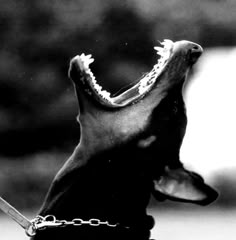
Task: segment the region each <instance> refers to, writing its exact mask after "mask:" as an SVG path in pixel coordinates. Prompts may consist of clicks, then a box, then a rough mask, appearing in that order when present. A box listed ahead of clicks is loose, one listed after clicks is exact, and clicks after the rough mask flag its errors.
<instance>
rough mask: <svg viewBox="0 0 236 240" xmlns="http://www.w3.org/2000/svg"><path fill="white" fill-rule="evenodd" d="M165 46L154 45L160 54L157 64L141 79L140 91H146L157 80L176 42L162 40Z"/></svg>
mask: <svg viewBox="0 0 236 240" xmlns="http://www.w3.org/2000/svg"><path fill="white" fill-rule="evenodd" d="M161 45H163V47H154V49H155V50H156V51H157V54H158V55H160V58H159V59H158V62H157V64H155V65H154V67H153V69H152V71H151V72H149V73H148V74H147V75H146V76H145V77H144V78H143V79H142V80H141V81H140V86H139V93H140V94H142V93H144V92H146V91H147V90H148V89H149V88H150V87H151V86H152V84H153V83H154V82H155V80H156V78H157V76H158V75H159V74H160V73H161V71H162V69H163V67H164V65H165V63H166V61H167V60H168V59H169V57H170V54H171V50H172V48H173V45H174V43H173V42H172V41H171V40H168V39H165V40H164V41H163V42H161Z"/></svg>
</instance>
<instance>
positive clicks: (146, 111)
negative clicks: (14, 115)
mask: <svg viewBox="0 0 236 240" xmlns="http://www.w3.org/2000/svg"><path fill="white" fill-rule="evenodd" d="M181 44H182V45H181ZM194 47H195V45H194V44H193V43H189V42H184V43H180V49H181V54H179V55H180V56H179V55H178V56H179V58H178V62H173V63H172V64H180V61H182V62H183V64H184V66H185V65H186V67H185V68H186V69H185V71H184V74H183V75H182V76H181V78H179V77H178V78H176V79H175V78H173V75H174V74H173V72H171V73H168V72H167V73H164V74H163V76H162V77H161V80H160V84H157V86H155V87H154V88H153V89H152V90H151V91H150V92H149V93H148V94H146V96H144V97H143V98H142V99H141V100H139V101H138V102H135V103H133V104H130V105H128V106H125V107H123V108H117V109H106V107H104V106H101V105H100V104H99V103H98V102H96V101H95V100H94V99H93V98H91V96H89V95H88V94H87V93H86V92H85V91H84V90H83V85H81V84H80V82H79V78H80V77H81V75H82V73H81V72H80V69H79V68H78V66H77V65H76V62H75V61H74V60H72V61H71V65H70V71H69V75H70V78H71V79H72V80H73V82H74V84H75V88H76V91H77V96H78V99H79V106H80V113H79V117H78V120H79V123H80V126H81V139H80V143H79V145H78V147H77V148H76V149H75V151H74V153H73V154H72V156H71V157H70V158H69V160H68V161H67V162H66V164H65V165H64V167H63V168H62V169H61V170H60V171H59V173H58V174H57V176H56V177H55V179H54V181H53V183H52V186H51V188H50V190H49V193H48V195H47V197H46V200H45V202H44V205H43V207H42V209H41V210H40V215H42V216H45V215H48V214H53V215H55V216H56V218H57V219H60V220H72V219H74V218H82V219H84V220H88V219H91V218H98V219H101V220H103V221H105V220H108V221H109V222H111V223H119V226H118V227H115V228H110V227H107V226H100V227H91V226H80V227H75V226H70V227H65V228H55V229H47V230H42V231H39V232H38V233H37V235H36V236H35V237H34V238H33V239H34V240H47V239H50V240H51V239H57V240H58V239H70V240H71V239H80V240H96V239H97V240H98V239H99V240H100V239H101V240H116V239H117V240H131V239H135V240H148V239H149V237H150V229H151V228H152V227H153V226H154V221H153V218H152V217H151V216H148V215H147V213H146V207H147V205H148V202H149V199H150V196H151V194H153V195H154V196H155V197H156V198H157V200H162V199H166V198H168V199H171V200H177V201H185V202H193V203H198V204H202V205H204V204H208V203H210V202H212V201H213V200H214V199H215V198H216V196H217V194H216V192H215V191H214V190H213V189H211V188H210V187H209V186H207V185H206V184H205V183H204V181H203V179H202V178H201V177H200V176H199V175H197V174H195V173H192V172H189V171H187V170H186V169H184V167H183V165H182V163H181V162H180V161H179V150H180V147H181V143H182V139H183V137H184V134H185V128H186V124H187V118H186V114H185V105H184V101H183V97H182V87H183V84H184V80H185V76H186V72H187V69H188V68H189V67H191V65H192V64H193V59H194V58H196V54H195V55H194V54H193V53H194V51H193V49H194ZM195 50H196V47H195ZM179 51H180V50H179ZM191 51H192V52H191ZM195 53H196V51H195ZM199 55H200V54H199ZM195 60H196V59H195ZM195 60H194V61H195ZM181 64H182V63H181ZM171 70H173V69H171V66H170V67H169V68H168V70H167V71H171ZM177 75H178V74H177ZM161 179H162V180H164V184H160V180H161ZM183 182H186V184H184V185H183V184H182V183H183ZM170 184H174V186H175V188H176V189H177V190H178V189H180V191H179V192H180V193H179V194H177V195H176V194H174V193H172V192H170V191H169V188H168V186H169V185H170ZM183 188H184V189H185V188H186V191H192V192H193V197H192V196H191V197H190V198H189V196H187V197H185V193H184V192H183V191H182V190H183ZM127 227H128V228H127Z"/></svg>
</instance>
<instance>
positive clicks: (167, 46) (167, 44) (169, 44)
mask: <svg viewBox="0 0 236 240" xmlns="http://www.w3.org/2000/svg"><path fill="white" fill-rule="evenodd" d="M173 44H174V43H173V42H172V41H171V40H169V39H164V41H163V42H162V43H161V45H163V46H164V48H165V49H167V50H170V49H171V48H172V46H173Z"/></svg>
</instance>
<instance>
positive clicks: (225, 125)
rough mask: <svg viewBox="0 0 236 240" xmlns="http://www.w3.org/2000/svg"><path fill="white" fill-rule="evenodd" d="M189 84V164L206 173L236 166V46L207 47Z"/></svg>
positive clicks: (183, 154) (183, 153)
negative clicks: (208, 48)
mask: <svg viewBox="0 0 236 240" xmlns="http://www.w3.org/2000/svg"><path fill="white" fill-rule="evenodd" d="M196 68H197V69H198V70H199V72H198V73H197V74H196V75H195V77H193V79H192V81H191V83H190V84H189V86H188V87H187V92H186V99H185V101H186V105H187V116H188V126H187V132H186V135H185V138H184V142H183V145H182V149H181V159H182V162H184V163H185V165H186V166H190V167H191V168H192V169H194V170H196V171H197V172H199V173H201V174H203V175H209V174H211V173H213V172H215V171H220V170H221V169H223V168H232V167H234V168H235V169H236V106H235V105H236V76H235V75H236V48H230V49H229V48H228V49H227V48H226V49H222V48H221V49H211V50H205V51H204V53H203V55H202V57H201V58H200V60H199V63H198V64H197V65H196Z"/></svg>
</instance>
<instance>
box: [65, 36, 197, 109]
mask: <svg viewBox="0 0 236 240" xmlns="http://www.w3.org/2000/svg"><path fill="white" fill-rule="evenodd" d="M160 44H161V46H158V47H154V49H155V50H156V52H157V55H158V60H157V63H156V64H155V65H154V66H153V68H152V70H151V71H150V72H149V73H147V74H146V75H144V76H143V77H142V78H141V79H140V81H139V82H138V83H136V84H135V85H133V86H132V87H131V88H129V89H128V90H126V91H125V92H123V93H121V94H119V95H118V96H115V97H112V96H111V93H109V92H108V91H106V90H104V89H103V88H102V86H100V85H99V84H98V82H97V80H96V78H95V76H94V75H93V73H92V71H91V69H90V67H89V65H90V64H91V63H92V62H93V61H94V59H93V58H92V55H85V54H81V55H77V56H76V57H74V58H73V59H72V61H71V65H70V70H69V73H70V77H71V79H72V80H73V81H74V82H75V83H76V84H78V85H81V84H82V86H83V89H84V90H85V92H87V93H88V94H89V95H91V96H92V97H94V98H95V100H96V101H98V102H99V103H100V104H102V105H104V106H106V107H110V108H117V107H124V106H126V105H128V104H131V103H134V102H136V101H138V100H139V99H141V98H143V97H144V95H146V94H147V93H148V92H149V91H150V90H151V89H153V88H154V85H156V84H157V83H158V82H160V81H162V79H161V78H162V77H161V76H162V75H163V74H165V75H166V74H167V75H169V78H176V76H179V75H180V73H182V72H184V74H185V73H186V71H187V70H188V68H189V67H190V66H191V65H193V64H194V63H195V62H196V61H197V59H198V57H199V56H200V55H201V53H202V48H201V47H200V46H199V45H197V44H195V43H192V42H188V41H180V42H172V41H171V40H167V39H166V40H164V41H163V42H161V43H160ZM73 73H74V74H73ZM179 78H180V76H179ZM78 80H79V81H78ZM168 81H169V80H168Z"/></svg>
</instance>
